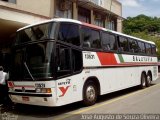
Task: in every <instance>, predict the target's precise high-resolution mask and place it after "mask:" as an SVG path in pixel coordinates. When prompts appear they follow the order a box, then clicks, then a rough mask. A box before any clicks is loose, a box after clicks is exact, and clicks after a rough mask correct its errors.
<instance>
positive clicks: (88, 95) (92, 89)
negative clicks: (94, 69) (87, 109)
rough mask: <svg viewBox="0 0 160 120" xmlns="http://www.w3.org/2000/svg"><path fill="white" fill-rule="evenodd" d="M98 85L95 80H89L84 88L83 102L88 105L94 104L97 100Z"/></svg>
mask: <svg viewBox="0 0 160 120" xmlns="http://www.w3.org/2000/svg"><path fill="white" fill-rule="evenodd" d="M97 96H98V94H97V87H96V85H95V84H94V82H92V81H91V82H87V83H86V84H85V86H84V89H83V103H84V104H85V105H86V106H90V105H94V104H95V103H96V100H97Z"/></svg>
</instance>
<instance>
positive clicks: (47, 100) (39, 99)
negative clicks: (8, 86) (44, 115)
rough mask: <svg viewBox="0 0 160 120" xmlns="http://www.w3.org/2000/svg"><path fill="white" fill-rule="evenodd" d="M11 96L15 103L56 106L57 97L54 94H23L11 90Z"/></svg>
mask: <svg viewBox="0 0 160 120" xmlns="http://www.w3.org/2000/svg"><path fill="white" fill-rule="evenodd" d="M9 97H10V99H11V100H12V102H14V103H20V104H29V105H37V106H48V107H53V106H56V99H55V97H53V96H52V94H26V93H25V94H23V93H11V92H9Z"/></svg>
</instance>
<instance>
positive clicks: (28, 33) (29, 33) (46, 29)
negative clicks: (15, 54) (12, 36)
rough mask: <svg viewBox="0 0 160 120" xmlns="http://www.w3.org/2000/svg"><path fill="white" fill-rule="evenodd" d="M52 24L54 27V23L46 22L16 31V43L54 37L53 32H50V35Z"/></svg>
mask: <svg viewBox="0 0 160 120" xmlns="http://www.w3.org/2000/svg"><path fill="white" fill-rule="evenodd" d="M52 25H53V28H54V26H55V25H56V24H55V23H46V24H41V25H35V26H32V27H30V28H26V29H24V30H21V31H19V32H17V38H16V44H22V43H25V42H32V41H38V40H43V39H50V38H52V39H54V33H53V34H52V36H50V35H51V34H50V32H51V30H52ZM53 30H54V29H53Z"/></svg>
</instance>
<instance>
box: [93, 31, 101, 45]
mask: <svg viewBox="0 0 160 120" xmlns="http://www.w3.org/2000/svg"><path fill="white" fill-rule="evenodd" d="M91 32H92V43H91V47H92V48H101V41H100V34H99V32H98V31H96V30H91Z"/></svg>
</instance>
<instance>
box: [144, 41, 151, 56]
mask: <svg viewBox="0 0 160 120" xmlns="http://www.w3.org/2000/svg"><path fill="white" fill-rule="evenodd" d="M145 45H146V53H147V54H151V53H152V48H151V45H150V44H148V43H145Z"/></svg>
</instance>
